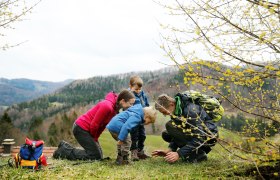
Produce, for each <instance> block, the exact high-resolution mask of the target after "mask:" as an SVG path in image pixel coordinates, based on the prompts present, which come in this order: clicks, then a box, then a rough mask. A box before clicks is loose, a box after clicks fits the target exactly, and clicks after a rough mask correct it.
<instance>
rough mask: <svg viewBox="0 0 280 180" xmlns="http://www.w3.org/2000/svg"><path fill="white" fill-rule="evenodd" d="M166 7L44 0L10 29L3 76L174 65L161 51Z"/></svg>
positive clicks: (82, 74) (146, 0)
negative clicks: (162, 25) (161, 24)
mask: <svg viewBox="0 0 280 180" xmlns="http://www.w3.org/2000/svg"><path fill="white" fill-rule="evenodd" d="M163 15H164V11H163V10H162V9H161V7H159V6H158V5H157V4H155V3H154V2H153V1H152V0H133V1H132V0H118V1H116V0H94V1H93V0H82V1H78V0H43V1H42V2H41V3H39V4H38V6H37V7H35V9H34V10H33V13H32V14H30V15H27V16H26V17H25V20H24V21H22V22H18V23H16V24H14V25H13V27H14V28H15V29H13V30H9V31H7V32H6V33H5V34H6V37H5V42H8V43H9V44H16V43H20V42H25V43H23V44H21V45H20V46H17V47H14V48H10V49H8V50H6V51H0V77H4V78H8V79H14V78H29V79H36V80H45V81H56V82H57V81H63V80H65V79H84V78H89V77H93V76H96V75H109V74H117V73H125V72H131V71H143V70H155V69H159V68H162V67H165V66H166V65H164V64H166V63H167V64H171V63H170V61H169V60H168V59H167V58H166V57H164V52H163V51H162V50H160V48H159V44H160V35H159V34H160V32H161V29H160V26H159V23H160V22H162V20H163V19H164V18H163Z"/></svg>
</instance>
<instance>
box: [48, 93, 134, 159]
mask: <svg viewBox="0 0 280 180" xmlns="http://www.w3.org/2000/svg"><path fill="white" fill-rule="evenodd" d="M134 102H135V96H134V95H133V94H132V93H131V92H130V91H128V90H123V91H121V92H120V93H119V95H117V94H115V93H114V92H110V93H108V94H107V95H106V96H105V100H103V101H101V102H99V103H97V104H96V105H95V106H94V107H93V108H91V109H90V110H89V111H88V112H86V113H85V114H83V115H81V116H80V117H79V118H78V119H77V120H76V121H75V123H74V125H73V134H74V136H75V138H76V139H77V141H78V143H79V144H80V145H81V146H82V147H83V148H84V149H78V148H74V147H72V146H71V145H70V144H69V143H67V142H65V141H61V142H60V143H59V145H58V149H57V150H56V151H55V152H54V154H53V157H54V158H56V159H58V158H62V159H69V160H88V159H89V160H100V159H102V158H103V153H102V149H101V147H100V145H99V142H98V138H99V136H100V135H101V133H102V132H103V131H104V129H105V127H106V125H107V124H108V123H109V122H110V120H111V119H112V117H114V116H115V115H116V114H117V113H118V112H119V110H120V109H124V110H125V109H127V108H129V107H130V106H132V105H133V104H134Z"/></svg>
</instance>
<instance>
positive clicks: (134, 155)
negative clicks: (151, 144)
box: [131, 149, 139, 161]
mask: <svg viewBox="0 0 280 180" xmlns="http://www.w3.org/2000/svg"><path fill="white" fill-rule="evenodd" d="M137 154H138V150H137V149H133V150H131V160H132V161H139V157H138V155H137Z"/></svg>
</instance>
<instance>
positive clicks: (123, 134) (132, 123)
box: [118, 115, 141, 141]
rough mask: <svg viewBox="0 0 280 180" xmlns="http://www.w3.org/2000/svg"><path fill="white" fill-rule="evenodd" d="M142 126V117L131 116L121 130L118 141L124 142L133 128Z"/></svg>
mask: <svg viewBox="0 0 280 180" xmlns="http://www.w3.org/2000/svg"><path fill="white" fill-rule="evenodd" d="M139 124H141V117H140V116H139V115H133V116H130V117H129V118H128V119H127V121H126V122H125V123H124V125H123V126H122V128H121V131H120V133H119V136H118V139H119V140H120V141H124V140H125V138H126V137H127V135H128V133H129V132H130V131H131V129H132V128H134V127H136V126H137V125H139Z"/></svg>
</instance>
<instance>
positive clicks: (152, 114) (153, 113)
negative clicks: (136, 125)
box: [143, 106, 157, 123]
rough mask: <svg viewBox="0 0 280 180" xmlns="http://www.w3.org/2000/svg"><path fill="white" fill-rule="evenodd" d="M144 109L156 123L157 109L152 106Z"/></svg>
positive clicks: (146, 114)
mask: <svg viewBox="0 0 280 180" xmlns="http://www.w3.org/2000/svg"><path fill="white" fill-rule="evenodd" d="M143 110H144V114H145V116H147V117H149V118H150V120H151V123H154V122H155V121H156V118H157V111H156V110H155V109H154V108H153V107H151V106H149V107H144V108H143Z"/></svg>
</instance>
